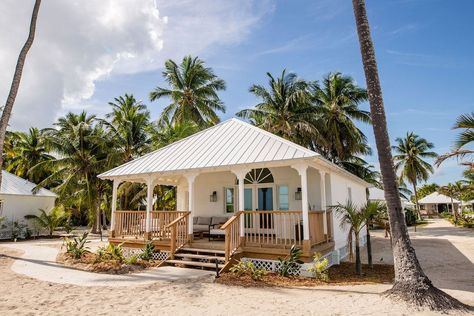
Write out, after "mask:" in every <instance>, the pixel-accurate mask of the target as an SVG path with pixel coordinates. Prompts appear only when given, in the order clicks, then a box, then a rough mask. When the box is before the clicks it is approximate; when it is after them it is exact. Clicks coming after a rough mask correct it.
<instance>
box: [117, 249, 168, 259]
mask: <svg viewBox="0 0 474 316" xmlns="http://www.w3.org/2000/svg"><path fill="white" fill-rule="evenodd" d="M122 251H123V255H124V256H125V257H131V256H139V255H140V254H142V253H143V249H137V248H123V250H122ZM169 256H170V253H169V251H160V252H154V253H153V255H152V258H153V260H159V261H165V260H166V259H168V257H169Z"/></svg>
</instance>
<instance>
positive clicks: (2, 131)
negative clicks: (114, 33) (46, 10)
mask: <svg viewBox="0 0 474 316" xmlns="http://www.w3.org/2000/svg"><path fill="white" fill-rule="evenodd" d="M40 5H41V0H36V1H35V5H34V7H33V13H32V15H31V20H30V31H29V33H28V38H27V40H26V42H25V44H24V45H23V47H22V49H21V51H20V55H19V56H18V60H17V62H16V67H15V73H14V74H13V80H12V85H11V86H10V91H9V92H8V96H7V101H6V102H5V106H3V107H2V108H1V111H2V116H1V117H0V170H2V168H3V147H4V144H5V135H6V132H7V127H8V121H9V120H10V116H11V114H12V110H13V105H14V104H15V99H16V95H17V93H18V89H19V88H20V81H21V76H22V74H23V66H24V65H25V60H26V55H27V54H28V51H29V50H30V48H31V46H32V45H33V40H34V39H35V31H36V21H37V19H38V11H39V8H40ZM1 184H2V173H1V172H0V186H1Z"/></svg>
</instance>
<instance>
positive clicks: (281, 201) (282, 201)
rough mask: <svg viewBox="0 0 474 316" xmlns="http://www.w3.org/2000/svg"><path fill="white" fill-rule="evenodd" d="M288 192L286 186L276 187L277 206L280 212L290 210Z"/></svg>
mask: <svg viewBox="0 0 474 316" xmlns="http://www.w3.org/2000/svg"><path fill="white" fill-rule="evenodd" d="M289 192H290V190H289V189H288V186H287V185H280V186H279V187H278V206H279V208H280V210H282V211H288V210H289V208H290V203H289Z"/></svg>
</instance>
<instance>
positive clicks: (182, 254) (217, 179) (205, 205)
mask: <svg viewBox="0 0 474 316" xmlns="http://www.w3.org/2000/svg"><path fill="white" fill-rule="evenodd" d="M99 177H100V178H102V179H109V180H113V199H112V210H113V212H112V220H111V226H112V233H111V236H110V238H109V240H110V242H113V243H125V245H126V246H129V247H143V244H144V243H145V242H147V241H150V240H151V241H153V243H154V244H155V247H156V248H157V249H160V250H161V251H166V252H169V254H170V257H171V259H170V260H169V261H170V262H174V261H177V262H182V261H179V260H184V259H185V260H188V261H189V262H190V261H191V259H193V258H195V259H203V258H202V256H206V254H212V256H213V257H214V256H215V255H218V254H222V256H223V257H222V261H223V263H228V262H229V261H230V260H231V258H232V257H236V256H237V255H238V256H242V255H245V256H247V257H260V258H266V257H273V258H275V257H278V256H282V255H285V254H287V253H288V249H289V248H290V247H291V245H297V246H299V247H300V248H302V249H303V252H304V256H305V258H310V257H311V256H312V254H313V252H314V251H321V252H327V251H330V250H332V249H334V247H343V246H345V245H346V240H347V232H348V231H347V230H346V229H345V230H342V229H341V228H340V227H339V221H338V220H337V219H336V218H335V216H334V214H332V212H331V211H330V210H328V206H330V205H333V204H336V203H338V202H340V203H345V202H346V201H347V200H352V201H353V202H355V203H357V204H363V203H365V201H366V188H367V187H369V184H368V183H366V182H365V181H363V180H362V179H360V178H358V177H356V176H354V175H353V174H351V173H349V172H347V171H345V170H344V169H342V168H340V167H338V166H336V165H335V164H333V163H331V162H329V161H327V160H326V159H324V158H323V157H322V156H321V155H320V154H318V153H316V152H314V151H311V150H309V149H307V148H304V147H302V146H299V145H297V144H295V143H292V142H290V141H288V140H285V139H283V138H281V137H278V136H276V135H274V134H272V133H269V132H267V131H265V130H262V129H260V128H258V127H255V126H253V125H250V124H248V123H246V122H243V121H240V120H237V119H230V120H227V121H225V122H222V123H220V124H218V125H216V126H213V127H210V128H208V129H206V130H203V131H201V132H199V133H196V134H194V135H192V136H189V137H187V138H185V139H182V140H180V141H177V142H175V143H173V144H171V145H168V146H166V147H163V148H161V149H158V150H156V151H154V152H151V153H149V154H147V155H145V156H143V157H140V158H138V159H135V160H133V161H130V162H128V163H126V164H124V165H121V166H119V167H117V168H114V169H112V170H110V171H107V172H105V173H103V174H101V175H100V176H99ZM123 182H139V183H145V184H146V185H147V189H148V190H147V192H148V198H147V201H150V203H148V205H147V209H146V211H128V210H116V202H117V188H118V186H119V185H120V183H123ZM159 184H161V185H171V186H175V187H176V189H177V211H162V210H154V209H153V205H152V204H153V203H151V201H153V188H154V186H155V185H159ZM363 231H365V230H363ZM200 256H201V257H200ZM188 261H186V262H187V263H186V264H188ZM194 261H195V260H194ZM200 262H201V263H202V260H200ZM207 264H211V263H207ZM202 265H205V263H202ZM211 265H212V264H211Z"/></svg>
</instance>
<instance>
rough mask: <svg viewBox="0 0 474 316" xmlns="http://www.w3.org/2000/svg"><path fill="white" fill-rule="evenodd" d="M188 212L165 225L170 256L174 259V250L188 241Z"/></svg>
mask: <svg viewBox="0 0 474 316" xmlns="http://www.w3.org/2000/svg"><path fill="white" fill-rule="evenodd" d="M189 214H190V212H185V214H183V215H181V216H179V217H178V218H176V219H175V220H174V221H172V222H171V223H169V224H168V225H166V226H165V233H166V234H169V236H170V238H171V240H170V257H171V259H174V254H175V252H176V251H177V250H178V249H179V248H181V247H183V246H184V245H185V244H186V243H187V242H188V225H189Z"/></svg>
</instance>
